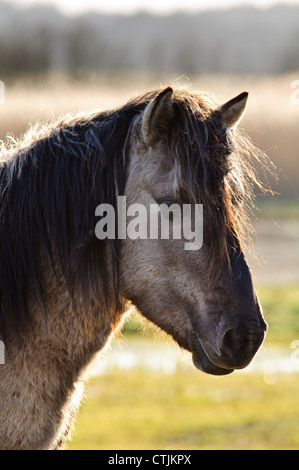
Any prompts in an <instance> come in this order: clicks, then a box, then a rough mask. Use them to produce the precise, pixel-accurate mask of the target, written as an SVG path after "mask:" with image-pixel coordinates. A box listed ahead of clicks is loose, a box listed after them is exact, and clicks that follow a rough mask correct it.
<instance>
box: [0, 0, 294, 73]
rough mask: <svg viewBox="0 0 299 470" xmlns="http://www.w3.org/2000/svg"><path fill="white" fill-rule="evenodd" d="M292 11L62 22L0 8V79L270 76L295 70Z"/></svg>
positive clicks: (46, 14)
mask: <svg viewBox="0 0 299 470" xmlns="http://www.w3.org/2000/svg"><path fill="white" fill-rule="evenodd" d="M298 39H299V8H298V7H294V6H286V5H285V6H282V5H281V6H276V7H272V8H271V9H268V10H259V9H255V8H251V7H243V8H235V9H232V10H223V11H209V12H203V13H200V14H199V13H198V14H184V13H176V14H172V15H170V16H155V15H150V14H146V13H139V14H136V15H134V16H121V15H114V16H112V15H111V16H110V15H100V14H96V13H89V14H85V15H82V16H80V17H75V18H72V17H67V16H64V15H63V14H61V13H59V12H58V11H57V10H55V9H54V8H51V7H41V6H38V7H37V6H36V7H30V8H26V9H24V8H20V7H16V6H14V5H12V4H9V3H0V77H1V79H5V78H6V77H8V76H13V77H18V76H20V75H23V74H39V73H45V72H49V71H51V72H53V71H54V72H55V71H59V72H66V73H69V74H71V75H73V76H75V77H80V76H82V75H84V74H86V73H90V71H99V72H107V71H113V72H117V71H132V70H142V71H155V72H175V73H180V74H181V73H184V74H192V73H203V72H215V73H217V72H230V73H231V72H241V73H253V74H273V73H274V74H276V73H281V72H285V71H288V70H291V69H299V46H298Z"/></svg>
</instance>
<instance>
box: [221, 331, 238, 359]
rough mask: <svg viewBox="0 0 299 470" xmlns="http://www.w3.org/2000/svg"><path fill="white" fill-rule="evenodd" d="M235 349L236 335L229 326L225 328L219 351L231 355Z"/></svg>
mask: <svg viewBox="0 0 299 470" xmlns="http://www.w3.org/2000/svg"><path fill="white" fill-rule="evenodd" d="M235 350H236V337H235V330H234V328H231V329H230V330H227V332H226V333H225V335H224V336H223V339H222V346H221V352H222V354H224V355H226V356H233V354H234V351H235Z"/></svg>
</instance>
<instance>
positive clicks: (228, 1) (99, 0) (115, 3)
mask: <svg viewBox="0 0 299 470" xmlns="http://www.w3.org/2000/svg"><path fill="white" fill-rule="evenodd" d="M13 3H16V4H19V5H22V6H27V5H35V4H44V5H45V4H48V5H55V6H56V7H57V8H58V9H59V10H60V11H63V12H64V13H67V14H70V15H76V14H79V13H82V12H86V11H90V10H94V11H98V12H105V13H125V14H131V13H135V12H136V11H140V10H146V11H150V12H154V13H160V14H167V13H172V12H174V11H177V10H181V11H182V10H183V11H188V12H192V11H202V10H206V9H211V8H227V7H231V6H242V5H248V4H249V5H255V6H257V7H260V8H265V7H268V6H271V5H273V4H277V3H285V4H297V5H299V0H83V1H82V0H13Z"/></svg>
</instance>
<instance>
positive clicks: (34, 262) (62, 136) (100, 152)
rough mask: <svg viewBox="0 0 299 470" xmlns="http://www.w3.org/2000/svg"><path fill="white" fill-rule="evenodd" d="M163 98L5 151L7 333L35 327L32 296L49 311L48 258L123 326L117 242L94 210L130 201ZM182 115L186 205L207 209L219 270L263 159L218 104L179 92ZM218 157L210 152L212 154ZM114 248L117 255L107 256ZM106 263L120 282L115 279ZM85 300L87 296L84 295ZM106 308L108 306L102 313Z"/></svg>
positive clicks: (178, 152)
mask: <svg viewBox="0 0 299 470" xmlns="http://www.w3.org/2000/svg"><path fill="white" fill-rule="evenodd" d="M157 93H158V90H154V91H151V92H149V93H146V94H144V95H142V96H140V97H138V98H136V99H134V100H132V101H130V102H129V103H127V104H126V105H124V106H123V107H121V108H118V109H116V110H113V111H110V112H104V113H93V114H87V115H80V116H76V117H67V118H65V119H64V120H62V121H60V122H58V123H54V124H51V125H46V124H43V125H42V126H37V127H33V128H31V130H30V131H29V132H28V133H27V134H26V135H25V136H24V137H23V138H22V139H21V140H19V141H15V140H13V139H10V141H8V142H7V143H6V144H2V147H1V149H0V155H1V157H0V161H1V165H0V185H1V193H0V302H1V303H0V334H1V335H2V336H3V337H5V326H6V322H7V320H8V319H9V323H10V325H13V327H14V328H15V329H16V331H22V329H23V328H24V326H25V325H26V324H28V321H30V312H29V306H28V295H29V292H30V293H31V294H32V295H34V296H35V298H36V299H37V301H38V302H39V303H40V307H41V310H44V311H46V300H45V289H46V288H45V286H46V279H44V278H43V276H42V273H41V270H40V269H39V260H40V258H41V257H42V258H43V257H44V258H45V259H48V260H49V261H50V264H51V265H52V269H53V273H54V274H55V269H56V268H57V261H58V263H59V269H60V274H59V273H56V275H57V276H58V275H62V276H64V278H65V281H66V285H67V286H68V289H69V292H70V294H71V296H72V297H74V295H75V292H76V293H77V294H76V295H77V297H79V298H80V299H81V302H82V305H84V308H86V306H87V305H89V304H90V302H98V303H99V300H100V299H98V300H97V296H98V286H99V282H100V283H101V285H102V288H103V289H102V290H103V293H104V298H105V304H106V308H107V310H108V311H109V313H110V315H111V321H112V322H113V321H115V319H116V317H117V312H118V310H119V308H120V294H119V282H118V259H117V241H116V240H109V241H107V240H105V241H99V240H97V239H96V237H95V208H96V207H97V206H98V205H99V204H101V203H103V202H105V203H108V204H112V205H113V206H116V200H117V196H118V195H120V194H122V192H123V188H124V182H125V181H124V180H125V169H126V158H125V157H126V147H127V142H128V138H129V135H130V130H131V127H132V124H133V122H134V119H135V117H136V116H138V115H139V114H140V113H141V112H142V111H143V110H144V109H145V107H146V105H147V104H148V103H149V102H150V100H151V99H153V98H154V97H155V96H156V95H157ZM174 100H175V103H176V107H177V113H176V117H175V119H174V120H173V122H172V123H171V126H169V128H168V129H167V130H166V131H165V138H164V141H165V149H166V150H167V152H168V153H169V156H170V158H172V159H173V160H174V163H175V164H176V165H177V166H178V168H180V171H179V174H180V187H181V191H182V194H183V196H184V197H188V198H189V200H190V198H191V199H193V200H194V201H196V202H199V201H200V202H202V203H203V204H204V210H205V211H206V213H207V220H209V221H210V222H209V223H210V224H211V226H210V233H211V234H213V236H211V237H210V243H211V247H212V248H211V253H213V257H212V259H213V260H214V262H212V263H211V266H212V267H211V272H216V265H217V264H218V269H219V258H224V257H225V256H226V254H225V253H227V234H228V233H233V234H234V235H235V236H236V237H237V238H238V239H239V240H242V239H243V235H244V227H245V226H246V223H245V219H246V216H245V213H246V210H245V206H246V205H247V204H248V202H250V201H251V199H252V195H253V187H254V185H257V186H258V187H259V188H262V189H264V187H263V185H262V184H261V183H260V182H259V181H258V178H257V174H256V170H255V164H256V163H257V162H260V161H264V157H263V155H262V154H261V152H259V151H257V150H256V149H255V148H254V147H253V145H252V144H251V142H250V141H249V140H248V139H247V138H245V137H244V136H243V135H242V134H241V133H239V132H236V133H235V134H234V136H232V135H228V134H227V133H226V132H225V131H224V130H223V129H222V128H221V126H220V120H219V116H218V115H217V112H216V106H215V103H214V102H213V100H212V99H211V98H210V97H208V96H205V95H202V94H200V95H195V94H191V93H189V92H186V91H181V90H176V91H175V94H174ZM207 148H208V149H209V154H208V156H207V152H206V151H205V149H207ZM108 248H109V249H108ZM107 263H109V265H110V266H111V267H112V276H110V277H112V279H110V278H109V279H108V277H107V269H106V268H107ZM78 293H79V294H78ZM101 300H102V299H101ZM102 308H103V305H102Z"/></svg>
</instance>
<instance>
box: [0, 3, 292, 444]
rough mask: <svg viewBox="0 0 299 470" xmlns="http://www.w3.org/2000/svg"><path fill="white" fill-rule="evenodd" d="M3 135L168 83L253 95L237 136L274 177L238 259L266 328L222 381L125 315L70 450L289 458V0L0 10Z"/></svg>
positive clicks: (98, 365)
mask: <svg viewBox="0 0 299 470" xmlns="http://www.w3.org/2000/svg"><path fill="white" fill-rule="evenodd" d="M0 80H1V81H2V82H3V85H4V86H3V85H2V86H1V87H0V94H1V96H0V103H2V104H1V105H0V139H2V140H5V139H6V138H7V136H8V135H9V134H13V135H14V136H15V137H19V136H20V135H21V134H22V133H24V132H25V131H26V129H27V128H28V127H29V126H30V125H31V124H34V123H35V122H37V121H51V120H53V119H56V118H58V117H60V116H62V115H64V114H66V113H70V112H71V113H73V112H78V111H87V110H95V109H96V110H104V109H109V108H114V107H116V106H119V105H122V104H124V103H125V102H126V101H127V100H128V99H130V98H131V97H133V96H135V95H138V94H140V93H142V92H145V91H147V90H149V89H152V88H155V87H160V86H168V85H169V84H179V85H180V86H186V87H188V88H189V89H191V90H196V91H200V90H203V91H209V92H212V93H213V94H214V95H215V96H216V98H217V99H218V100H219V102H222V101H225V100H228V99H230V98H232V97H234V96H235V95H237V94H239V93H241V92H242V91H245V90H246V91H249V93H250V99H249V105H248V110H247V114H246V117H245V118H244V120H243V121H242V124H241V126H242V128H244V129H245V130H246V132H247V133H248V134H249V135H250V137H251V138H252V139H253V141H254V143H255V144H256V145H257V146H258V147H260V148H261V149H262V150H263V151H265V152H266V153H267V155H268V156H269V158H270V159H271V160H272V161H273V162H274V163H275V165H276V167H277V174H278V177H279V179H278V181H275V180H270V181H269V182H270V183H271V185H272V188H273V191H274V192H275V195H274V196H267V197H265V196H262V195H257V196H258V197H257V207H256V209H255V211H254V214H253V225H254V228H255V232H256V235H255V237H254V240H253V242H254V250H252V249H249V247H248V258H249V262H250V265H251V268H252V271H253V276H254V280H255V284H256V288H257V290H258V293H259V295H260V299H261V302H262V305H263V308H264V313H265V318H266V321H267V322H268V323H269V332H268V335H267V339H266V341H265V344H264V346H263V348H262V349H261V351H260V352H259V353H258V355H257V357H256V358H255V360H254V361H253V363H252V365H251V366H250V367H249V368H248V369H246V370H245V371H240V372H238V373H234V374H233V375H232V376H229V377H222V378H215V377H209V376H206V375H203V374H202V373H200V372H199V371H197V370H195V369H194V367H193V366H192V364H191V359H190V356H189V355H188V354H187V353H184V352H183V351H180V350H179V349H178V348H177V347H176V346H175V345H174V344H173V342H172V341H171V340H169V339H168V338H166V336H165V335H164V334H162V333H161V332H158V331H157V330H156V329H155V328H154V327H153V326H152V325H149V324H148V323H146V322H145V320H142V319H141V317H140V316H138V314H136V313H133V314H132V316H131V318H130V320H129V321H128V322H127V323H126V324H125V326H124V329H123V332H122V335H120V337H119V340H118V342H115V343H114V344H113V345H112V347H111V348H110V351H109V352H108V353H107V354H106V355H105V357H104V358H102V359H101V360H100V361H95V364H94V367H93V369H92V375H91V379H90V382H89V385H88V387H87V390H86V400H85V403H84V404H83V406H82V409H81V412H80V415H79V419H78V423H77V427H76V430H75V433H74V436H73V440H72V442H71V444H70V448H71V449H288V448H289V449H296V448H299V399H298V389H299V375H298V373H299V355H298V354H297V352H298V351H299V350H297V349H298V344H297V342H296V341H297V340H299V165H298V160H299V155H298V136H299V0H293V1H289V2H280V3H278V2H276V1H274V0H273V1H272V0H267V1H259V0H252V1H250V0H247V1H246V2H245V1H244V2H243V1H233V0H231V1H229V0H205V1H204V0H202V1H201V2H198V1H195V0H184V1H183V0H167V1H164V2H161V1H154V0H151V1H147V0H141V1H137V0H126V2H123V1H116V0H109V1H106V0H101V1H100V2H99V1H96V0H86V1H84V2H79V1H76V0H73V1H71V0H62V1H58V0H47V1H43V0H11V1H9V3H8V2H3V1H2V0H0Z"/></svg>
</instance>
